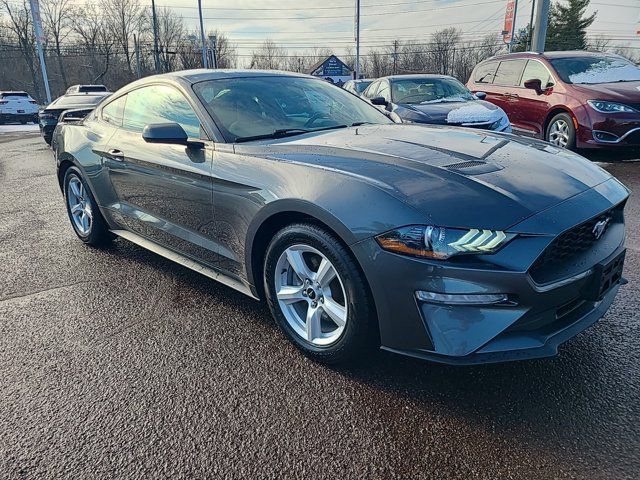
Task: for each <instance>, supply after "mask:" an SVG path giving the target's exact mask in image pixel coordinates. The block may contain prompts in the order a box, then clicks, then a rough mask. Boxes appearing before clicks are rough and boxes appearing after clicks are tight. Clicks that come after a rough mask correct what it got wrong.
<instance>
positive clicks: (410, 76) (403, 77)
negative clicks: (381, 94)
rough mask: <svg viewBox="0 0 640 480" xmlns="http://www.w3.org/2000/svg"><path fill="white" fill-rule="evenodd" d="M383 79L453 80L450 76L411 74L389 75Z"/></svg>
mask: <svg viewBox="0 0 640 480" xmlns="http://www.w3.org/2000/svg"><path fill="white" fill-rule="evenodd" d="M382 78H386V79H387V80H391V81H393V80H405V79H413V80H419V79H421V78H424V79H438V78H453V77H451V76H449V75H440V74H437V73H411V74H408V75H388V76H386V77H382Z"/></svg>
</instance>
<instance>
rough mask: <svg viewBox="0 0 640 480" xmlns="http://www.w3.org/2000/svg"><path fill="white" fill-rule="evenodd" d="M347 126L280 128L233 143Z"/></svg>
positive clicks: (237, 138) (345, 126)
mask: <svg viewBox="0 0 640 480" xmlns="http://www.w3.org/2000/svg"><path fill="white" fill-rule="evenodd" d="M347 127H348V125H331V126H330V127H322V128H311V129H309V128H280V129H278V130H274V131H273V132H271V133H265V134H262V135H252V136H250V137H236V138H235V139H234V142H235V143H241V142H250V141H252V140H265V139H267V138H284V137H292V136H294V135H302V134H303V133H312V132H320V131H322V130H333V129H334V128H347Z"/></svg>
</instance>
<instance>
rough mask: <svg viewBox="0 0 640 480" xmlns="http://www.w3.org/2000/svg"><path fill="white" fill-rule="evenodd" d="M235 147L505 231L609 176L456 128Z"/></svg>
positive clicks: (383, 128)
mask: <svg viewBox="0 0 640 480" xmlns="http://www.w3.org/2000/svg"><path fill="white" fill-rule="evenodd" d="M236 151H237V152H238V153H243V154H249V155H257V156H265V157H267V158H270V159H274V160H279V161H291V162H296V163H304V164H306V165H308V166H309V167H312V168H318V169H324V170H330V171H332V172H337V173H339V174H342V175H350V176H352V177H354V179H356V180H360V181H366V182H369V183H370V184H372V185H374V186H376V187H378V188H381V189H384V190H385V191H387V192H388V193H389V194H391V195H393V196H394V197H396V198H397V199H399V200H401V201H403V202H404V203H406V204H407V205H410V206H411V207H413V208H415V209H417V210H418V211H420V212H421V213H422V214H424V216H425V222H432V223H434V224H436V225H442V226H448V227H477V228H488V229H506V228H507V227H509V226H512V225H514V224H515V223H518V222H520V221H521V220H524V219H525V218H527V217H528V216H530V215H532V214H534V213H537V212H539V211H541V210H544V209H546V208H549V207H551V206H553V205H556V204H558V203H560V202H562V201H564V200H566V199H568V198H570V197H572V196H574V195H577V194H579V193H581V192H584V191H585V190H588V189H590V188H592V187H594V186H595V185H598V184H600V183H602V182H604V181H606V180H608V179H610V178H611V176H610V175H609V174H608V173H607V172H605V171H604V170H602V169H601V168H599V167H597V166H596V165H593V164H592V163H591V162H589V161H587V160H584V159H583V158H581V157H580V156H578V155H575V154H573V153H571V152H568V151H565V150H560V149H557V148H554V147H551V146H550V145H548V144H546V143H543V142H540V141H536V140H532V139H531V140H530V139H520V138H518V137H514V136H511V135H503V134H495V133H489V132H484V131H476V130H472V129H460V128H450V127H433V126H421V125H398V124H394V125H376V126H363V127H357V128H353V127H352V128H348V129H342V130H332V131H327V132H324V133H322V134H306V135H304V136H300V137H291V138H288V139H282V140H277V141H270V142H265V143H261V144H256V143H254V144H242V145H236ZM326 178H331V177H326ZM322 181H329V180H326V179H322ZM370 208H373V209H375V208H376V207H375V205H371V206H370Z"/></svg>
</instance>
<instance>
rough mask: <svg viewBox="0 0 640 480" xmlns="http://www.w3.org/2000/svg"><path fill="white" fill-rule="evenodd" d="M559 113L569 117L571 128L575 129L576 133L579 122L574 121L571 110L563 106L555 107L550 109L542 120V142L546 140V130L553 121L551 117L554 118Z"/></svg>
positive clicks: (574, 117)
mask: <svg viewBox="0 0 640 480" xmlns="http://www.w3.org/2000/svg"><path fill="white" fill-rule="evenodd" d="M560 113H566V114H567V115H569V116H570V117H571V120H573V127H574V128H575V129H576V131H577V130H578V128H579V127H578V125H579V122H578V120H577V119H576V116H575V115H574V114H573V112H572V111H571V109H570V108H569V107H565V106H556V107H554V108H552V109H551V110H550V111H549V113H547V116H546V117H545V119H544V125H543V130H542V139H543V140H546V139H547V129H548V128H549V123H551V120H552V119H553V117H555V116H556V115H558V114H560Z"/></svg>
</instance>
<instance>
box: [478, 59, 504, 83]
mask: <svg viewBox="0 0 640 480" xmlns="http://www.w3.org/2000/svg"><path fill="white" fill-rule="evenodd" d="M497 68H498V62H489V63H483V64H482V65H479V66H478V68H476V71H475V73H474V75H473V81H474V82H475V83H493V79H494V77H495V75H496V69H497Z"/></svg>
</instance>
